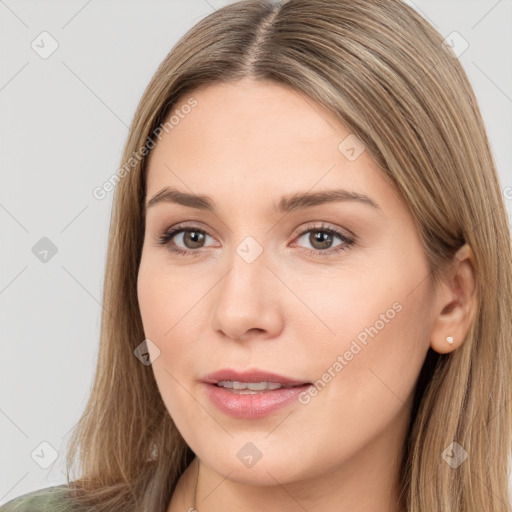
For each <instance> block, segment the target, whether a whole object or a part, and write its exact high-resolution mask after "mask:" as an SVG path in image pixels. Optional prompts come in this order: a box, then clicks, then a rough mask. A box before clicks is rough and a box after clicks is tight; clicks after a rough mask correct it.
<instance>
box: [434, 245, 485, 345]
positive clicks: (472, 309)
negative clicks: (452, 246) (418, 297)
mask: <svg viewBox="0 0 512 512" xmlns="http://www.w3.org/2000/svg"><path fill="white" fill-rule="evenodd" d="M474 261H475V260H474V256H473V252H472V250H471V248H470V246H469V245H468V244H465V245H463V246H462V247H461V248H460V249H459V250H458V251H457V253H456V254H455V256H454V263H453V266H452V267H451V268H450V271H449V272H448V274H447V277H446V279H445V280H444V281H443V282H442V283H441V284H440V285H439V288H438V290H437V300H436V310H435V311H434V320H433V324H432V332H431V336H430V347H431V348H432V349H433V350H435V351H436V352H438V353H440V354H446V353H448V352H452V351H453V350H455V349H457V348H459V347H460V346H461V345H462V343H463V342H464V339H465V337H466V335H467V333H468V331H469V328H470V326H471V323H472V321H473V319H474V317H475V315H476V311H477V305H478V302H477V294H476V272H475V264H474ZM446 338H448V339H449V340H450V339H452V340H453V341H451V342H450V341H447V339H446Z"/></svg>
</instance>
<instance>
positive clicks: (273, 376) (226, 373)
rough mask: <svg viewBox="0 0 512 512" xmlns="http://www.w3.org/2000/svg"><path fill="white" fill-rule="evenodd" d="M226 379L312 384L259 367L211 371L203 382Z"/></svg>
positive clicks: (294, 384) (300, 384) (216, 381)
mask: <svg viewBox="0 0 512 512" xmlns="http://www.w3.org/2000/svg"><path fill="white" fill-rule="evenodd" d="M225 380H234V381H238V382H274V383H276V384H282V385H283V386H286V387H293V386H302V385H304V384H311V383H310V382H307V381H304V380H297V379H292V378H290V377H286V376H284V375H279V374H277V373H273V372H267V371H264V370H259V369H254V370H246V371H237V370H232V369H230V368H224V369H222V370H217V371H215V372H213V373H209V374H208V375H206V376H205V377H203V378H202V379H201V382H204V383H206V384H217V383H218V382H220V381H225Z"/></svg>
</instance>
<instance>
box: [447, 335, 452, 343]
mask: <svg viewBox="0 0 512 512" xmlns="http://www.w3.org/2000/svg"><path fill="white" fill-rule="evenodd" d="M446 341H447V342H448V343H450V344H452V343H453V338H452V337H451V336H447V337H446Z"/></svg>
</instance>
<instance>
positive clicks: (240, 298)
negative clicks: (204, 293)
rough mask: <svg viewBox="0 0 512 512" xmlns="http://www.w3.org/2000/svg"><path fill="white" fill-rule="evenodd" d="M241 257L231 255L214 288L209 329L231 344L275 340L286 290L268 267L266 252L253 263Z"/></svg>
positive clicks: (281, 318)
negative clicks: (245, 341) (266, 339)
mask: <svg viewBox="0 0 512 512" xmlns="http://www.w3.org/2000/svg"><path fill="white" fill-rule="evenodd" d="M240 254H242V256H240ZM240 254H239V253H236V254H234V255H233V257H232V258H231V259H230V264H231V265H230V268H229V269H228V271H227V272H225V274H224V277H222V278H221V280H220V282H219V283H218V285H217V286H216V287H215V288H216V290H215V293H214V295H213V310H212V316H211V327H212V329H213V330H214V331H215V332H217V333H218V334H219V335H221V336H223V337H224V338H226V339H231V340H234V341H244V340H249V339H253V338H254V337H258V338H273V337H276V336H278V335H279V332H280V331H281V329H282V328H283V314H282V313H283V311H282V308H283V303H282V293H283V291H284V290H283V289H284V288H285V287H284V286H283V284H282V283H281V282H280V281H279V279H278V278H277V277H276V276H275V273H274V272H273V271H272V270H271V269H270V268H269V267H268V263H269V262H268V260H267V257H266V254H265V252H262V253H261V254H260V255H259V256H258V257H257V258H256V259H254V260H253V261H251V258H246V257H245V255H244V253H243V252H240Z"/></svg>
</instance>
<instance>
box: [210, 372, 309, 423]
mask: <svg viewBox="0 0 512 512" xmlns="http://www.w3.org/2000/svg"><path fill="white" fill-rule="evenodd" d="M201 382H202V383H203V384H204V388H205V391H206V394H207V396H208V398H209V399H210V401H211V402H212V403H213V404H214V405H215V406H216V407H217V408H218V409H219V410H220V411H222V412H223V413H225V414H227V415H229V416H233V417H235V418H242V419H255V418H262V417H264V416H267V415H269V414H271V413H272V412H274V411H276V410H278V409H281V408H282V407H285V406H286V405H289V404H290V403H292V402H294V401H296V400H297V399H298V396H299V395H300V393H302V392H303V391H305V390H306V389H307V388H308V387H309V386H311V385H312V384H311V383H310V382H306V381H301V380H297V379H292V378H290V377H285V376H284V375H279V374H277V373H273V372H267V371H264V370H259V369H254V370H248V371H236V370H231V369H229V368H225V369H222V370H218V371H216V372H213V373H210V374H208V375H206V376H205V377H203V379H201Z"/></svg>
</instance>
